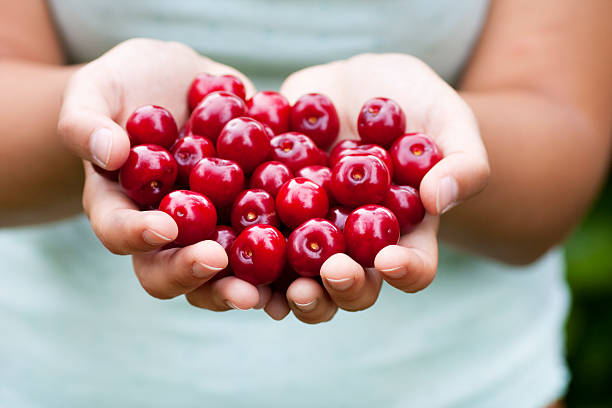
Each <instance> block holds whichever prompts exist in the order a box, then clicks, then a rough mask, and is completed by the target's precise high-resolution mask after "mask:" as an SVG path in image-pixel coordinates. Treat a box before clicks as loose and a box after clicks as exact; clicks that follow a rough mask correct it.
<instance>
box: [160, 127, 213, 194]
mask: <svg viewBox="0 0 612 408" xmlns="http://www.w3.org/2000/svg"><path fill="white" fill-rule="evenodd" d="M170 153H172V156H173V157H174V160H176V164H177V165H178V177H177V181H178V183H180V184H182V185H184V186H187V185H189V175H190V174H191V170H192V169H193V166H195V165H196V163H197V162H199V161H200V160H201V159H202V158H204V157H214V156H215V155H216V152H215V147H214V145H213V144H212V142H211V141H210V140H208V139H207V138H205V137H201V136H185V137H184V138H183V139H179V140H177V141H176V143H175V144H174V146H172V149H170Z"/></svg>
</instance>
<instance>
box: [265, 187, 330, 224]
mask: <svg viewBox="0 0 612 408" xmlns="http://www.w3.org/2000/svg"><path fill="white" fill-rule="evenodd" d="M328 209H329V199H328V198H327V193H326V192H325V189H324V188H323V187H321V186H320V185H318V184H317V183H315V182H313V181H310V180H308V179H306V178H304V177H297V178H294V179H291V180H289V181H288V182H286V183H285V184H283V186H282V187H281V188H280V190H279V191H278V194H277V195H276V212H277V213H278V216H279V217H280V219H281V221H282V222H283V224H285V225H286V226H288V227H289V228H295V227H297V226H298V225H300V224H301V223H303V222H304V221H307V220H309V219H311V218H324V217H325V215H327V210H328Z"/></svg>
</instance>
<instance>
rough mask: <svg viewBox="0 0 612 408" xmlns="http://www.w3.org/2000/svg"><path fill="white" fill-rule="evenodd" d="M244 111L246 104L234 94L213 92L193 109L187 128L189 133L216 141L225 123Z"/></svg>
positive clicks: (241, 114) (242, 114)
mask: <svg viewBox="0 0 612 408" xmlns="http://www.w3.org/2000/svg"><path fill="white" fill-rule="evenodd" d="M245 113H246V104H245V103H244V101H243V100H242V99H240V98H239V97H237V96H236V95H233V94H231V93H228V92H213V93H211V94H209V95H208V96H207V97H205V98H204V99H203V100H202V102H200V104H199V105H198V106H197V107H196V108H195V109H194V110H193V112H192V113H191V117H190V118H189V122H188V125H187V129H188V130H189V133H190V134H194V135H197V136H204V137H207V138H209V139H210V141H211V142H213V143H216V142H217V137H218V136H219V133H221V130H222V129H223V127H224V126H225V124H226V123H227V122H229V121H230V120H232V119H234V118H237V117H240V116H244V114H245Z"/></svg>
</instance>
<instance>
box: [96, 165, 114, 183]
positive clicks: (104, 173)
mask: <svg viewBox="0 0 612 408" xmlns="http://www.w3.org/2000/svg"><path fill="white" fill-rule="evenodd" d="M93 168H94V170H95V171H96V173H98V174H99V175H101V176H102V177H104V178H105V179H107V180H110V181H118V180H119V169H117V170H106V169H103V168H102V167H100V166H98V165H96V164H94V165H93Z"/></svg>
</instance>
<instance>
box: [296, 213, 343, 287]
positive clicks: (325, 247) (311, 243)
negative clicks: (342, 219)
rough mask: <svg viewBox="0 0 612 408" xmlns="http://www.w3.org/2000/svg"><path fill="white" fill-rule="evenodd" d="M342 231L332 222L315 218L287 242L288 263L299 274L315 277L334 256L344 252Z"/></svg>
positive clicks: (301, 226) (298, 228)
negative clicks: (328, 259)
mask: <svg viewBox="0 0 612 408" xmlns="http://www.w3.org/2000/svg"><path fill="white" fill-rule="evenodd" d="M344 249H345V243H344V235H342V231H340V230H339V229H338V227H336V226H335V225H334V224H332V223H331V222H329V221H327V220H324V219H322V218H313V219H311V220H308V221H306V222H304V223H303V224H302V225H300V226H299V227H297V228H296V229H295V230H293V232H292V233H291V235H289V239H288V240H287V261H288V263H289V265H290V266H291V268H293V270H294V271H295V272H297V273H298V274H300V275H302V276H307V277H313V276H317V275H319V274H320V271H321V265H323V262H325V261H326V260H327V258H329V257H330V256H332V255H333V254H337V253H340V252H344Z"/></svg>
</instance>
